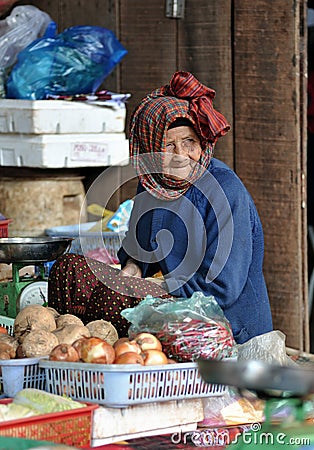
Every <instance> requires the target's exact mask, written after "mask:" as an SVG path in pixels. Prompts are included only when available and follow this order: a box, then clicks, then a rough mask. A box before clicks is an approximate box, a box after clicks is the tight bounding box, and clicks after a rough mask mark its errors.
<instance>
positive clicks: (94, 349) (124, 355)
mask: <svg viewBox="0 0 314 450" xmlns="http://www.w3.org/2000/svg"><path fill="white" fill-rule="evenodd" d="M49 360H50V361H68V362H78V361H82V362H85V363H91V364H141V365H143V366H155V365H159V364H170V363H173V362H175V361H172V360H170V359H168V358H167V356H166V354H165V353H164V352H163V351H162V345H161V342H160V341H159V339H157V337H156V336H154V335H153V334H150V333H139V334H138V335H136V336H135V337H134V338H133V339H128V338H120V339H118V340H117V341H116V342H115V343H114V344H113V345H111V344H109V343H108V342H106V341H105V340H104V339H101V338H98V337H82V338H79V339H77V340H76V341H74V342H73V344H66V343H64V344H59V345H57V346H56V347H54V348H53V350H52V351H51V352H50V355H49Z"/></svg>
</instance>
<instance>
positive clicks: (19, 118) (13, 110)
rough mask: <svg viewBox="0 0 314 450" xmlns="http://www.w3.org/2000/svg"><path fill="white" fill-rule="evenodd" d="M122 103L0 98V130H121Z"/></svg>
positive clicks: (54, 131) (65, 131)
mask: <svg viewBox="0 0 314 450" xmlns="http://www.w3.org/2000/svg"><path fill="white" fill-rule="evenodd" d="M125 117H126V107H125V105H122V106H121V107H120V106H117V107H112V106H102V105H101V106H99V105H95V104H90V103H87V102H77V101H76V102H74V101H65V100H16V99H1V100H0V133H25V134H43V133H47V134H54V133H57V134H67V133H121V132H124V131H125V130H124V129H125Z"/></svg>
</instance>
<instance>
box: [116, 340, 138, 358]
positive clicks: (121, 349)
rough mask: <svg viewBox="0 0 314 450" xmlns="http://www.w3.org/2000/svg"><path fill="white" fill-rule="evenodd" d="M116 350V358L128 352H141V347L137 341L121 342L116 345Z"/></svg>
mask: <svg viewBox="0 0 314 450" xmlns="http://www.w3.org/2000/svg"><path fill="white" fill-rule="evenodd" d="M114 350H115V355H116V358H117V357H118V356H120V355H122V354H123V353H127V352H133V353H137V354H138V355H139V354H140V353H141V348H140V346H139V345H138V344H137V343H136V342H135V341H125V342H121V343H120V344H118V345H116V346H115V348H114Z"/></svg>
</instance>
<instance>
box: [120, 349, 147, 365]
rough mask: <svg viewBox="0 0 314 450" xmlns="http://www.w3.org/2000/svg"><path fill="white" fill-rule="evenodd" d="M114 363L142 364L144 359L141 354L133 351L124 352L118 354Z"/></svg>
mask: <svg viewBox="0 0 314 450" xmlns="http://www.w3.org/2000/svg"><path fill="white" fill-rule="evenodd" d="M114 363H115V364H141V365H142V366H143V365H144V359H143V357H142V356H141V355H138V354H137V353H135V352H126V353H122V354H121V355H119V356H118V357H117V358H116V359H115V361H114Z"/></svg>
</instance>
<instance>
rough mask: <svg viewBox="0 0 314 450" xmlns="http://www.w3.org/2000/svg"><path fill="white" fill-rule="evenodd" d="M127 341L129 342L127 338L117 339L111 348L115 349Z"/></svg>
mask: <svg viewBox="0 0 314 450" xmlns="http://www.w3.org/2000/svg"><path fill="white" fill-rule="evenodd" d="M127 341H129V338H127V337H122V338H119V339H118V340H117V341H116V342H115V343H114V344H113V348H116V347H117V346H118V345H120V344H122V342H127Z"/></svg>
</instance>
